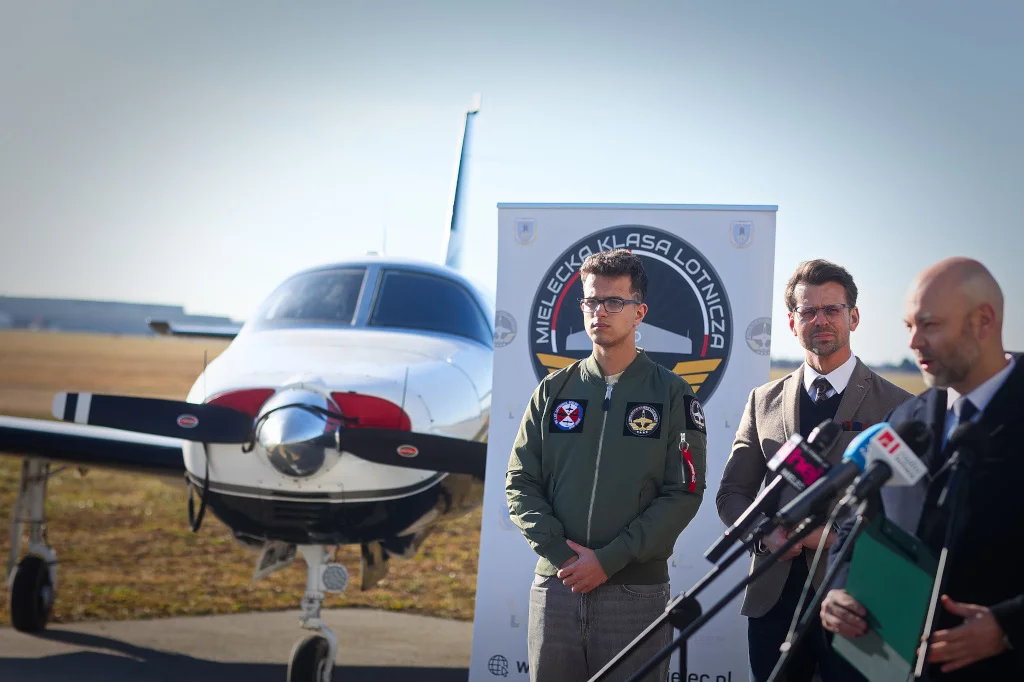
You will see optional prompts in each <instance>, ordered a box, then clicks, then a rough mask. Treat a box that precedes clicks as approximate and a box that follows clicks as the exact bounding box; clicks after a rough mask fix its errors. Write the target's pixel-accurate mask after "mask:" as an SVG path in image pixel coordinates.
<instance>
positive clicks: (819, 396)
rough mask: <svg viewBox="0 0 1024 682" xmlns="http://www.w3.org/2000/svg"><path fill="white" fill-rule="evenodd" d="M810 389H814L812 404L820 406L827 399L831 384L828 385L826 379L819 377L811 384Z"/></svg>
mask: <svg viewBox="0 0 1024 682" xmlns="http://www.w3.org/2000/svg"><path fill="white" fill-rule="evenodd" d="M811 387H812V388H814V404H815V405H821V404H822V403H823V402H825V400H826V399H827V398H828V392H829V391H830V390H832V384H830V383H828V379H826V378H825V377H822V376H819V377H818V378H816V379H815V380H814V381H812V382H811Z"/></svg>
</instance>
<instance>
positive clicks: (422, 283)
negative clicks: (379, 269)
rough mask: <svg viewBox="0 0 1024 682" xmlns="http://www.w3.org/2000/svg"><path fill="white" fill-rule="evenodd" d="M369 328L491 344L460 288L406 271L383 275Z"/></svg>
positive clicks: (474, 305)
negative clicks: (412, 330)
mask: <svg viewBox="0 0 1024 682" xmlns="http://www.w3.org/2000/svg"><path fill="white" fill-rule="evenodd" d="M369 324H370V325H371V326H376V327H402V328H407V329H408V328H411V329H420V330H423V331H429V332H441V333H444V334H455V335H457V336H465V337H467V338H470V339H473V340H475V341H479V342H480V343H482V344H484V345H486V346H491V345H492V344H493V342H494V332H493V331H491V327H490V324H489V323H488V322H487V318H486V317H484V314H483V311H482V310H481V309H480V306H479V304H478V303H477V302H476V299H474V298H473V296H472V294H470V293H469V291H467V290H466V288H465V287H464V286H462V285H461V284H459V283H458V282H454V281H452V280H450V279H445V278H444V277H437V276H435V275H428V274H425V273H420V272H411V271H408V270H387V271H385V272H384V276H383V277H382V278H381V283H380V288H379V289H378V292H377V299H376V301H374V305H373V312H371V313H370V320H369Z"/></svg>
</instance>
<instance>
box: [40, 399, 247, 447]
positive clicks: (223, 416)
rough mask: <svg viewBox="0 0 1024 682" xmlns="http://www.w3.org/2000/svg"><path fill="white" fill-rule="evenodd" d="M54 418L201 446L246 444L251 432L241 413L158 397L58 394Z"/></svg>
mask: <svg viewBox="0 0 1024 682" xmlns="http://www.w3.org/2000/svg"><path fill="white" fill-rule="evenodd" d="M53 416H54V418H56V419H60V420H62V421H66V422H74V423H76V424H90V425H92V426H106V427H108V428H112V429H121V430H123V431H136V432H140V433H149V434H153V435H155V436H168V437H170V438H181V439H182V440H191V441H196V442H202V443H245V442H246V441H248V440H249V438H250V435H251V433H252V417H250V416H249V415H247V414H245V413H243V412H239V411H238V410H233V409H231V408H230V407H222V406H221V405H206V404H196V403H186V402H182V401H179V400H161V399H159V398H135V397H130V396H120V395H99V394H96V393H58V394H57V395H56V396H55V397H54V399H53Z"/></svg>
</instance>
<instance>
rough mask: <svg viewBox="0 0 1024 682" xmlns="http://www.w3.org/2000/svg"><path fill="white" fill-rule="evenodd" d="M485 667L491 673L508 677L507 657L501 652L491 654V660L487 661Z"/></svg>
mask: <svg viewBox="0 0 1024 682" xmlns="http://www.w3.org/2000/svg"><path fill="white" fill-rule="evenodd" d="M487 669H488V670H490V671H491V674H492V675H499V676H501V677H508V659H507V658H505V657H504V656H502V655H501V654H497V655H496V656H491V660H489V661H487Z"/></svg>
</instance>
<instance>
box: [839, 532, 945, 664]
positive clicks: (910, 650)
mask: <svg viewBox="0 0 1024 682" xmlns="http://www.w3.org/2000/svg"><path fill="white" fill-rule="evenodd" d="M937 568H938V561H937V560H936V558H935V554H934V553H933V552H932V551H931V549H929V548H928V547H926V546H925V545H924V543H922V542H921V541H920V540H919V539H917V538H916V537H914V536H913V535H911V534H910V533H908V532H906V531H905V530H903V529H902V528H900V527H899V526H897V525H896V524H894V523H892V522H891V521H889V520H888V519H886V518H885V517H884V516H878V517H876V518H875V519H874V520H872V521H871V522H870V523H869V524H868V525H867V526H865V528H864V532H862V533H861V534H860V536H859V537H858V538H857V544H856V545H854V548H853V558H852V560H851V563H850V572H849V575H848V576H847V579H846V591H847V592H849V593H850V595H851V596H852V597H853V598H854V599H856V600H857V601H858V602H860V603H861V604H862V605H863V606H864V608H865V609H867V612H868V615H867V622H868V632H867V634H865V635H863V636H861V637H856V638H853V639H848V638H846V637H843V636H841V635H836V636H835V638H834V639H833V640H832V648H833V649H835V650H836V651H837V652H838V653H839V654H840V655H841V656H842V657H843V658H845V659H846V660H847V661H849V662H850V664H851V665H853V666H854V667H855V668H857V670H859V671H860V672H861V673H862V674H863V675H864V676H865V677H866V678H867V679H869V680H871V682H889V681H890V680H891V681H893V682H897V681H899V682H906V680H907V679H908V678H909V677H910V674H911V672H912V671H913V668H914V663H915V660H916V657H917V647H918V645H919V644H920V642H921V635H922V633H923V632H924V621H925V617H926V616H927V614H928V603H929V601H930V599H931V595H932V588H933V585H934V582H935V572H936V570H937Z"/></svg>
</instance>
